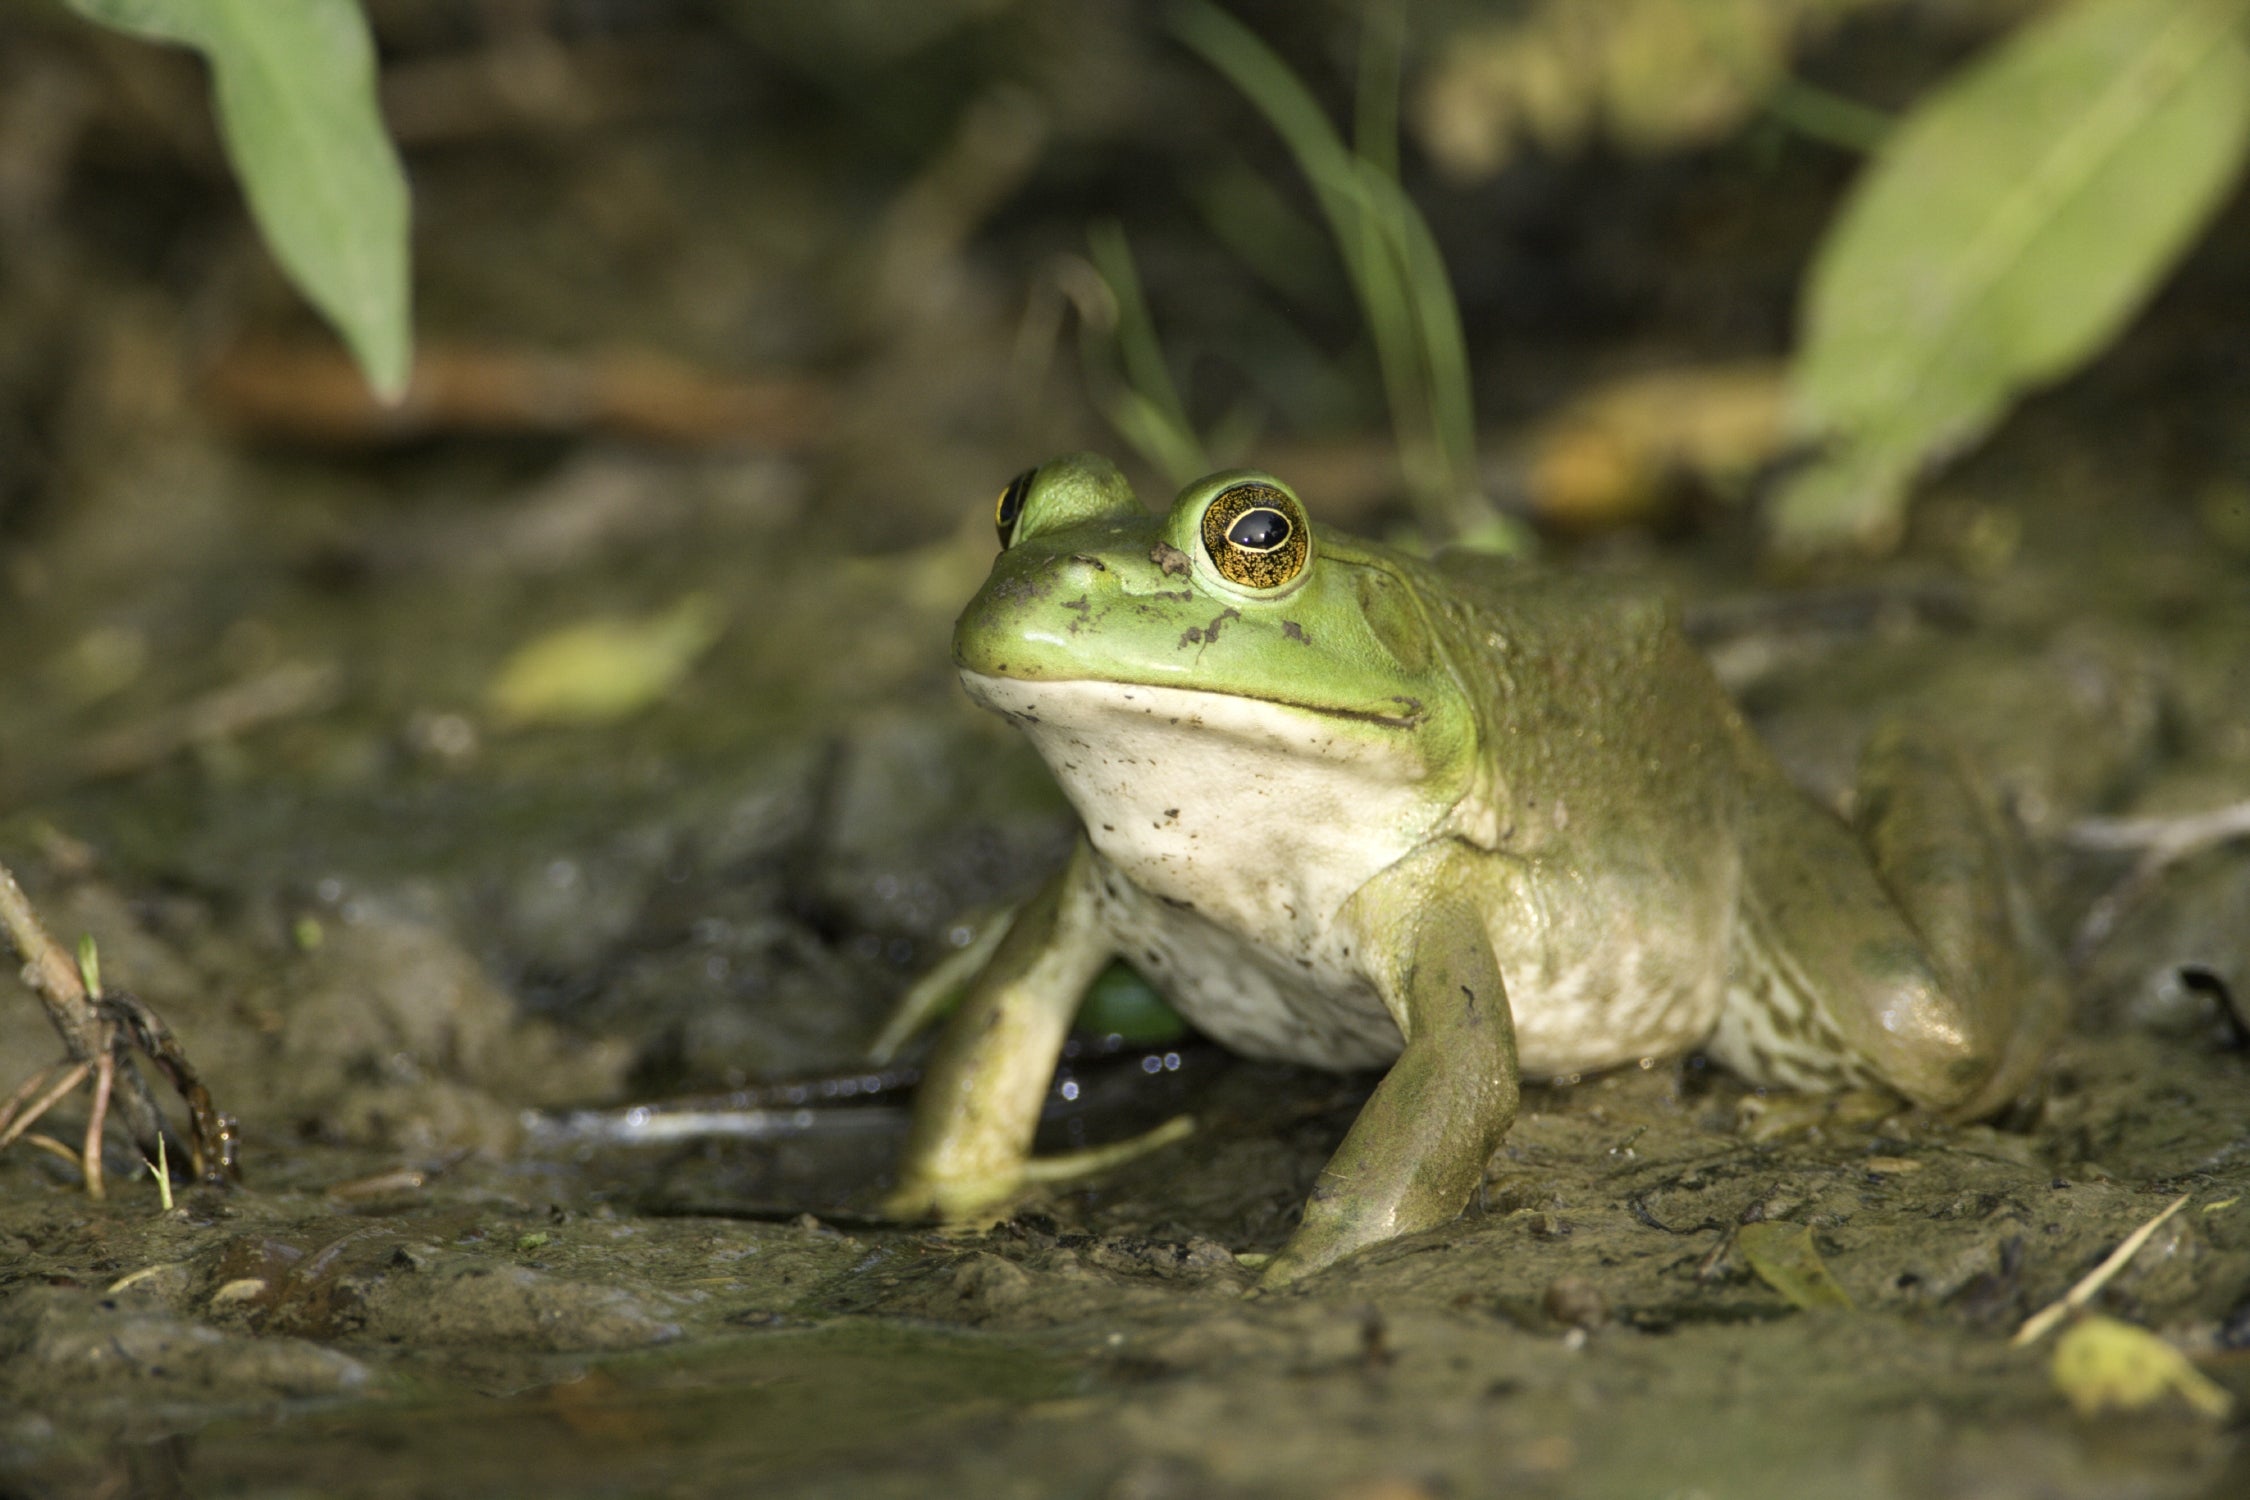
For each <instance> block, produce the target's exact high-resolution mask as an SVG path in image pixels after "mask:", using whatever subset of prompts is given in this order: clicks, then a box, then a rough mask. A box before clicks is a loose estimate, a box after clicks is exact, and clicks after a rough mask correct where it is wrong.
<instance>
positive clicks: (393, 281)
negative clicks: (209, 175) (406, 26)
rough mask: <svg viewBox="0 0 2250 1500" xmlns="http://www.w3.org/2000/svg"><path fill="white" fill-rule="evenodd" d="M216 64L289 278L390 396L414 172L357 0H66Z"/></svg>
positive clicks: (244, 170)
mask: <svg viewBox="0 0 2250 1500" xmlns="http://www.w3.org/2000/svg"><path fill="white" fill-rule="evenodd" d="M69 4H70V5H71V7H72V8H73V9H75V10H76V11H78V12H79V13H80V14H81V15H84V16H86V17H88V18H90V19H92V20H96V21H100V22H103V23H104V24H106V25H109V26H114V27H116V28H117V29H118V30H120V31H128V32H132V33H134V34H135V35H138V36H143V37H147V38H150V39H151V40H154V41H160V42H173V43H177V44H179V45H181V46H184V47H192V48H194V49H195V50H196V51H198V52H200V53H202V54H203V55H204V57H205V58H206V59H207V60H208V61H209V63H210V65H211V89H212V94H213V97H214V99H215V101H216V107H217V110H218V116H219V128H220V131H221V133H222V134H223V135H224V137H225V139H226V145H227V154H228V156H229V157H230V158H231V159H232V160H233V162H234V168H235V171H236V173H237V174H239V175H240V177H241V178H242V187H243V192H244V193H245V194H246V195H247V196H248V198H249V200H250V212H251V213H252V215H253V216H254V217H255V218H256V219H257V221H258V227H259V229H260V230H261V231H262V232H263V233H264V235H265V238H266V243H267V245H268V246H270V247H271V248H272V250H273V253H274V258H275V259H276V260H278V261H280V262H281V266H282V269H283V270H284V271H286V272H287V273H288V275H289V278H290V280H292V281H294V282H295V283H296V284H297V287H298V289H299V290H300V291H302V292H303V293H304V294H305V296H306V297H307V298H308V299H310V300H311V302H312V304H313V305H314V306H315V307H317V308H319V309H320V310H321V312H322V313H323V314H325V315H326V316H327V318H328V320H329V321H330V322H331V323H333V324H335V325H336V328H337V330H338V331H339V332H340V333H342V334H343V336H344V342H345V343H346V344H348V345H350V346H351V351H352V354H353V356H354V358H356V359H357V360H358V361H359V366H360V369H361V371H362V372H363V373H364V374H365V375H366V376H367V380H368V383H369V384H370V385H372V386H373V387H374V388H375V390H376V392H377V393H378V394H379V395H381V396H382V397H384V398H385V399H386V400H395V399H396V398H397V397H398V396H399V395H400V394H401V393H402V392H404V390H405V389H406V379H407V371H408V365H409V362H410V359H411V356H412V349H413V330H412V326H411V323H410V321H409V316H408V290H407V192H406V175H405V173H404V172H403V171H402V170H401V169H400V167H399V162H398V155H397V153H396V152H394V151H393V150H392V149H391V143H390V138H389V136H387V135H386V134H385V133H384V130H383V121H382V116H381V115H380V114H379V113H378V112H377V110H376V105H375V48H374V43H373V41H372V39H371V38H370V37H369V35H368V31H367V19H366V17H365V16H363V15H362V14H361V13H360V9H359V5H358V3H357V0H69Z"/></svg>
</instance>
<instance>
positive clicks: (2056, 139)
mask: <svg viewBox="0 0 2250 1500" xmlns="http://www.w3.org/2000/svg"><path fill="white" fill-rule="evenodd" d="M2245 9H2246V0H2077V3H2075V4H2072V5H2069V6H2067V7H2065V8H2063V9H2061V10H2059V11H2057V12H2055V13H2053V14H2052V15H2049V16H2045V17H2042V18H2041V19H2039V20H2037V21H2034V22H2033V23H2031V24H2030V25H2027V26H2025V27H2024V28H2023V29H2022V30H2021V31H2019V32H2018V33H2017V34H2016V35H2015V36H2013V37H2011V38H2010V39H2009V40H2008V41H2007V42H2005V43H2004V44H2002V45H2001V46H2000V48H1999V49H1998V50H1997V51H1995V52H1993V53H1992V54H1990V55H1989V56H1987V57H1985V58H1984V59H1982V60H1981V61H1979V62H1977V63H1975V64H1972V65H1971V66H1970V67H1969V68H1968V69H1966V70H1964V71H1963V72H1962V73H1961V74H1959V75H1958V76H1956V77H1955V78H1953V79H1952V80H1950V81H1948V82H1947V83H1946V84H1945V85H1944V86H1943V87H1941V88H1940V89H1939V90H1937V91H1936V92H1935V93H1933V94H1932V95H1931V96H1930V97H1929V98H1928V99H1927V100H1925V101H1924V102H1923V103H1921V104H1920V105H1918V106H1917V107H1916V108H1915V110H1914V111H1913V113H1912V114H1911V115H1909V116H1908V117H1907V118H1906V119H1905V120H1904V121H1902V122H1901V123H1900V125H1899V126H1898V128H1897V130H1896V131H1895V132H1894V133H1893V134H1892V135H1891V137H1890V138H1889V139H1888V140H1887V141H1886V142H1885V144H1884V146H1883V148H1882V150H1881V151H1880V152H1879V153H1878V155H1877V157H1876V159H1875V161H1874V163H1873V164H1872V166H1871V167H1870V168H1869V170H1868V171H1867V173H1866V175H1865V176H1863V177H1862V178H1861V180H1860V182H1859V185H1858V186H1857V187H1856V188H1855V189H1854V191H1853V193H1852V196H1851V199H1850V201H1849V202H1848V203H1847V204H1846V205H1845V207H1844V209H1843V210H1842V212H1841V213H1840V214H1839V215H1838V216H1837V220H1836V222H1835V224H1834V226H1833V227H1832V228H1831V229H1830V231H1829V234H1828V237H1827V239H1826V241H1825V242H1824V243H1823V244H1822V246H1821V248H1820V250H1819V252H1818V255H1817V257H1816V259H1815V261H1814V264H1813V268H1812V271H1811V274H1810V276H1809V277H1808V280H1807V288H1806V293H1805V307H1804V331H1803V335H1802V343H1801V346H1800V348H1799V350H1798V352H1797V356H1796V362H1795V366H1794V369H1793V370H1792V375H1791V380H1792V387H1793V389H1792V398H1793V402H1794V405H1795V408H1796V420H1797V424H1798V428H1799V432H1800V435H1801V436H1803V437H1805V438H1809V439H1812V440H1815V441H1818V442H1821V443H1823V444H1825V451H1824V452H1823V453H1822V455H1821V456H1820V457H1819V459H1818V460H1816V461H1815V462H1814V463H1812V464H1811V465H1809V466H1808V467H1807V468H1805V469H1803V470H1801V471H1799V472H1798V473H1797V474H1796V475H1795V476H1793V477H1792V478H1791V480H1790V481H1789V482H1787V483H1786V484H1785V485H1784V486H1783V488H1782V490H1781V492H1780V493H1779V495H1778V496H1777V497H1776V503H1775V510H1774V515H1773V525H1774V531H1775V536H1776V539H1777V540H1778V541H1779V542H1780V543H1781V544H1783V545H1784V546H1788V547H1794V548H1807V547H1819V546H1826V545H1833V544H1835V543H1838V542H1856V543H1859V544H1862V545H1874V546H1882V545H1887V544H1888V543H1889V542H1890V541H1892V540H1894V539H1895V537H1896V535H1897V533H1898V530H1899V528H1900V525H1901V522H1902V517H1903V513H1904V510H1905V504H1906V495H1907V490H1908V487H1909V486H1910V485H1911V484H1912V483H1913V482H1914V480H1915V479H1916V477H1917V476H1918V475H1919V474H1920V473H1921V472H1922V471H1923V470H1924V469H1926V468H1927V467H1928V466H1929V465H1930V464H1932V463H1933V462H1935V461H1938V460H1940V459H1943V458H1945V457H1946V456H1948V455H1949V454H1952V453H1954V452H1957V451H1959V450H1960V449H1961V448H1963V447H1965V446H1966V445H1968V444H1970V443H1973V442H1975V441H1976V440H1977V439H1978V438H1980V437H1981V436H1982V435H1983V434H1984V433H1985V432H1986V431H1987V430H1988V429H1989V428H1991V427H1992V426H1993V424H1994V423H1996V422H1997V421H1998V420H1999V419H2000V417H2001V416H2002V415H2004V414H2005V412H2006V410H2007V408H2008V406H2009V404H2010V402H2012V401H2013V400H2014V399H2015V398H2016V396H2018V395H2019V394H2021V393H2022V392H2023V391H2025V390H2027V389H2029V388H2031V387H2033V386H2037V385H2039V384H2042V383H2044V382H2047V381H2051V380H2054V379H2057V378H2058V377H2060V376H2062V375H2064V374H2067V373H2068V372H2069V371H2070V370H2072V369H2073V368H2075V367H2076V366H2077V365H2079V364H2080V363H2082V362H2083V361H2085V360H2086V359H2087V358H2089V357H2090V356H2092V355H2093V354H2094V353H2095V352H2096V351H2098V350H2099V349H2101V348H2102V347H2103V346H2104V345H2105V344H2107V343H2108V342H2109V341H2110V340H2111V339H2112V338H2114V337H2115V336H2116V335H2117V333H2118V331H2119V330H2120V329H2121V328H2122V327H2123V326H2124V324H2125V323H2126V321H2127V320H2128V319H2129V318H2131V316H2132V315H2133V313H2134V312H2135V311H2136V310H2137V309H2138V308H2139V307H2140V305H2141V304H2142V302H2143V301H2145V300H2146V298H2147V297H2148V295H2149V293H2150V292H2151V291H2152V290H2153V289H2154V288H2155V286H2156V284H2157V283H2158V281H2159V280H2160V279H2161V277H2162V276H2163V275H2164V273H2165V271H2166V270H2167V269H2168V268H2169V267H2170V266H2171V264H2172V263H2173V261H2175V260H2176V259H2177V258H2178V257H2179V256H2180V254H2181V253H2182V252H2183V251H2184V250H2185V249H2186V247H2187V246H2188V244H2189V243H2190V242H2191V241H2192V240H2193V238H2194V237H2195V235H2196V232H2197V231H2198V230H2199V229H2200V228H2201V227H2202V225H2203V223H2204V222H2205V220H2206V219H2208V218H2209V216H2210V214H2211V213H2212V211H2213V210H2214V209H2215V208H2216V207H2217V205H2218V203H2219V201H2220V199H2221V197H2222V195H2223V194H2224V193H2225V192H2226V190H2227V188H2228V186H2229V185H2230V184H2231V183H2232V182H2233V180H2234V178H2235V176H2236V174H2237V172H2238V170H2239V168H2240V165H2241V162H2242V157H2243V151H2244V146H2245V144H2246V142H2250V50H2246V49H2245V46H2244V43H2243V38H2242V35H2241V20H2242V16H2243V13H2244V10H2245Z"/></svg>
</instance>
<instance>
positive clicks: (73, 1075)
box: [0, 1063, 94, 1151]
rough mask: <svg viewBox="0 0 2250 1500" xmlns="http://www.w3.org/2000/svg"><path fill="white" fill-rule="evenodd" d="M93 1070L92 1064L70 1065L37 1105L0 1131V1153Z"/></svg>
mask: <svg viewBox="0 0 2250 1500" xmlns="http://www.w3.org/2000/svg"><path fill="white" fill-rule="evenodd" d="M93 1070H94V1065H93V1064H92V1063H72V1064H71V1065H70V1071H69V1072H67V1073H65V1074H63V1076H62V1078H61V1079H60V1080H59V1081H58V1082H57V1083H56V1084H55V1086H54V1087H53V1088H51V1089H49V1090H47V1092H46V1093H45V1094H43V1095H41V1096H40V1099H39V1102H38V1103H37V1104H34V1105H32V1106H31V1108H29V1109H27V1110H25V1111H24V1112H23V1113H22V1114H21V1115H20V1116H18V1117H17V1118H16V1121H15V1123H13V1124H11V1125H10V1126H9V1127H8V1128H7V1129H6V1130H0V1151H5V1150H7V1149H8V1147H10V1146H12V1145H14V1144H15V1143H16V1137H17V1136H19V1135H22V1134H23V1133H24V1132H25V1131H27V1130H29V1129H30V1128H31V1127H32V1124H33V1123H34V1122H35V1121H37V1120H38V1118H39V1117H40V1116H41V1115H43V1114H45V1113H46V1112H47V1111H48V1110H50V1109H53V1108H54V1107H55V1106H56V1105H58V1104H60V1103H62V1100H63V1096H64V1095H65V1094H67V1093H69V1092H70V1091H71V1090H72V1089H74V1088H76V1087H78V1085H79V1084H81V1083H83V1082H85V1081H86V1075H87V1074H88V1073H91V1072H92V1071H93Z"/></svg>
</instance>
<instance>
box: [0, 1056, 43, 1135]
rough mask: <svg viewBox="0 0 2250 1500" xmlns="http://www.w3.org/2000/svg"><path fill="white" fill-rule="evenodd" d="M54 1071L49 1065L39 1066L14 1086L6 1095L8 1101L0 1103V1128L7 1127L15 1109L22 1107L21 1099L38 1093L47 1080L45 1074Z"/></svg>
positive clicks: (13, 1116)
mask: <svg viewBox="0 0 2250 1500" xmlns="http://www.w3.org/2000/svg"><path fill="white" fill-rule="evenodd" d="M54 1071H55V1070H54V1069H53V1068H51V1067H49V1068H41V1069H40V1070H39V1071H38V1072H36V1073H34V1074H32V1075H31V1076H30V1077H29V1078H26V1079H25V1080H24V1081H23V1082H22V1083H20V1084H18V1085H17V1086H16V1091H15V1092H14V1093H12V1094H10V1095H9V1096H8V1102H7V1103H5V1104H0V1130H6V1129H7V1128H8V1122H9V1121H10V1120H13V1119H14V1118H15V1117H16V1111H17V1110H18V1109H19V1108H21V1107H22V1105H23V1101H24V1100H26V1099H29V1098H30V1097H31V1096H32V1095H33V1094H36V1093H38V1092H39V1090H40V1088H41V1087H42V1086H43V1085H44V1084H45V1083H46V1082H47V1076H48V1075H49V1074H50V1073H52V1072H54Z"/></svg>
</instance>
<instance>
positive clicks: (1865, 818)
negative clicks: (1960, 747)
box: [1710, 728, 2062, 1118]
mask: <svg viewBox="0 0 2250 1500" xmlns="http://www.w3.org/2000/svg"><path fill="white" fill-rule="evenodd" d="M1745 816H1746V819H1747V826H1746V829H1745V835H1744V852H1745V863H1746V868H1745V877H1746V878H1745V880H1744V895H1743V902H1742V921H1741V924H1740V928H1739V930H1738V933H1737V936H1736V940H1735V944H1734V953H1733V961H1732V967H1731V971H1730V973H1729V976H1728V993H1727V1000H1726V1005H1725V1007H1724V1010H1723V1012H1722V1015H1721V1019H1720V1022H1719V1026H1718V1029H1717V1031H1716V1032H1715V1033H1714V1034H1713V1037H1712V1040H1711V1044H1710V1050H1711V1052H1712V1054H1713V1055H1714V1056H1715V1057H1717V1058H1718V1059H1719V1060H1720V1061H1721V1062H1723V1063H1725V1064H1726V1065H1727V1066H1729V1067H1730V1068H1733V1069H1735V1070H1736V1071H1738V1072H1740V1073H1742V1074H1744V1075H1745V1076H1746V1077H1749V1078H1750V1079H1752V1080H1753V1081H1755V1082H1760V1083H1779V1084H1786V1085H1790V1086H1794V1087H1814V1088H1837V1087H1851V1086H1857V1085H1866V1084H1879V1085H1882V1086H1886V1087H1888V1088H1891V1089H1894V1090H1896V1091H1897V1092H1899V1093H1902V1094H1904V1095H1905V1096H1906V1097H1907V1098H1909V1099H1911V1100H1913V1101H1914V1102H1915V1103H1917V1104H1920V1105H1923V1106H1925V1107H1927V1108H1931V1109H1936V1110H1941V1111H1943V1112H1945V1113H1947V1114H1949V1115H1953V1116H1956V1117H1959V1118H1975V1117H1976V1116H1979V1115H1982V1114H1988V1113H1990V1112H1991V1111H1993V1110H1995V1109H1998V1108H2000V1107H2002V1106H2003V1105H2005V1104H2007V1103H2008V1102H2009V1101H2010V1100H2011V1099H2013V1098H2014V1097H2015V1096H2016V1095H2017V1094H2018V1093H2020V1092H2021V1091H2022V1089H2023V1088H2024V1086H2025V1084H2027V1083H2028V1082H2029V1081H2030V1078H2031V1075H2032V1074H2033V1072H2034V1071H2035V1070H2036V1069H2037V1067H2038V1063H2039V1060H2040V1058H2041V1056H2042V1055H2043V1054H2044V1052H2045V1050H2046V1047H2047V1045H2048V1043H2049V1042H2050V1041H2051V1040H2052V1038H2053V1034H2054V1031H2055V1029H2056V1026H2057V1024H2058V1023H2059V1020H2060V1018H2061V1015H2062V1002H2061V982H2060V970H2059V966H2058V965H2057V963H2056V961H2055V959H2054V956H2053V950H2052V948H2051V946H2050V945H2049V943H2048V942H2047V940H2046V938H2045V937H2044V936H2043V935H2042V934H2041V933H2040V932H2039V930H2038V924H2037V922H2036V920H2035V918H2034V916H2033V913H2032V910H2031V907H2030V902H2029V899H2028V897H2027V896H2026V895H2025V893H2024V890H2023V884H2022V881H2021V880H2020V879H2019V878H2018V876H2017V873H2016V869H2015V859H2016V856H2015V852H2014V846H2013V842H2012V840H2011V837H2010V832H2009V829H2008V828H2007V826H2006V824H2005V821H2004V820H2003V819H2002V817H2001V816H2000V814H1999V811H1998V809H1997V808H1995V807H1994V806H1993V804H1992V803H1991V801H1990V799H1989V798H1988V797H1987V796H1986V795H1985V794H1984V793H1983V792H1982V790H1981V789H1980V788H1979V786H1978V784H1977V782H1976V780H1975V778H1974V777H1973V776H1972V775H1971V774H1970V773H1969V772H1968V771H1967V769H1966V768H1965V767H1964V766H1963V765H1962V764H1961V762H1960V760H1959V759H1958V757H1957V756H1955V755H1954V754H1953V753H1952V752H1951V751H1950V750H1949V749H1948V748H1947V747H1946V746H1944V745H1943V744H1942V743H1940V742H1939V741H1937V740H1936V739H1935V738H1933V737H1931V736H1929V735H1927V734H1926V733H1922V732H1919V731H1914V730H1910V729H1904V728H1893V729H1889V730H1886V731H1884V732H1883V733H1881V734H1879V735H1878V736H1877V737H1876V739H1875V740H1874V741H1873V742H1872V743H1871V744H1870V745H1869V746H1868V749H1867V753H1866V755H1865V757H1864V758H1863V759H1862V761H1861V764H1860V774H1859V785H1858V794H1857V799H1856V808H1855V817H1854V826H1853V827H1852V828H1847V827H1845V825H1843V824H1842V823H1840V822H1838V821H1837V820H1836V819H1835V818H1833V817H1831V816H1830V815H1829V814H1828V813H1827V812H1825V811H1824V810H1822V809H1821V808H1819V807H1816V806H1815V805H1813V803H1812V802H1810V801H1809V800H1808V799H1806V798H1805V797H1803V796H1802V795H1801V794H1799V793H1798V792H1797V791H1796V790H1795V789H1794V788H1792V787H1789V786H1787V785H1786V784H1785V783H1784V782H1783V781H1782V780H1781V778H1780V777H1779V776H1778V775H1777V776H1775V777H1774V778H1773V779H1772V781H1771V782H1770V783H1769V784H1767V785H1765V786H1762V787H1761V788H1759V789H1758V790H1757V791H1756V792H1755V793H1754V794H1753V795H1752V796H1751V798H1750V799H1749V806H1748V809H1747V811H1746V814H1745Z"/></svg>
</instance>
